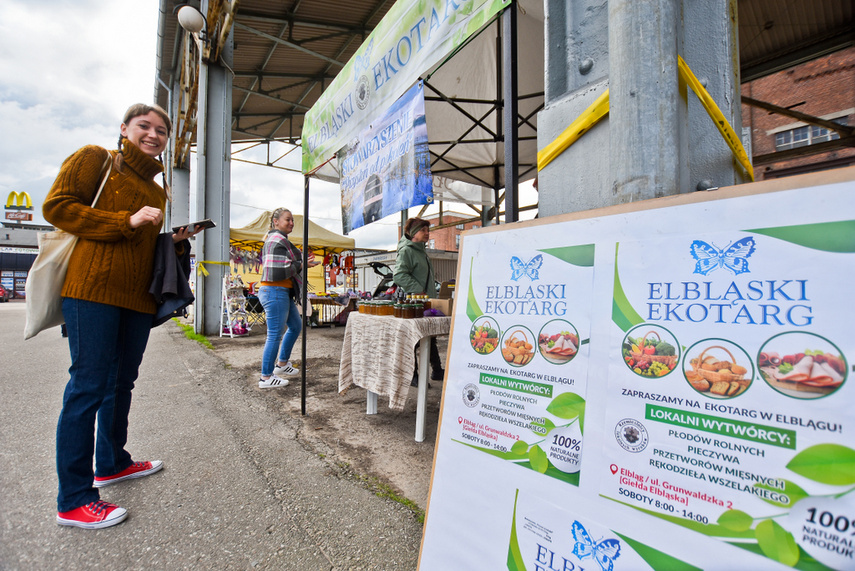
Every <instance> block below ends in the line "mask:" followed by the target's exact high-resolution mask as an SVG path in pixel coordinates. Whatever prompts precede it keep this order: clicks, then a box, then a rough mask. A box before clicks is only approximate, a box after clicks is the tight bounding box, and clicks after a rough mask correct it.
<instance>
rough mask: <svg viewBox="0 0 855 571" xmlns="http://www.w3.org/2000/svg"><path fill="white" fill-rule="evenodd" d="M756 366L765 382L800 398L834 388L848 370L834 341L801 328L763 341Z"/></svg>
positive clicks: (825, 392)
mask: <svg viewBox="0 0 855 571" xmlns="http://www.w3.org/2000/svg"><path fill="white" fill-rule="evenodd" d="M757 367H758V368H759V369H760V375H761V376H762V377H763V380H764V381H766V384H768V385H769V386H770V387H772V388H773V389H775V390H776V391H778V392H779V393H781V394H785V395H787V396H791V397H795V398H799V399H815V398H819V397H824V396H826V395H829V394H831V393H833V392H835V391H837V389H839V388H840V387H842V386H843V383H844V382H845V381H846V374H847V371H848V369H849V367H848V365H847V363H846V359H845V358H844V357H843V354H842V353H841V352H840V349H838V348H837V346H836V345H835V344H834V343H832V342H831V341H829V340H828V339H825V338H824V337H820V336H819V335H815V334H813V333H806V332H802V331H799V332H791V333H781V334H779V335H776V336H775V337H772V338H771V339H769V340H768V341H766V343H764V344H763V346H762V347H761V348H760V352H759V353H758V355H757Z"/></svg>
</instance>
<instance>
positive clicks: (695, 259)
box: [602, 222, 855, 568]
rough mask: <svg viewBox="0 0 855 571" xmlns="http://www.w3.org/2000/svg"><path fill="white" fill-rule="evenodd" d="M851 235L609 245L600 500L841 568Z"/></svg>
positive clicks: (849, 538)
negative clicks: (606, 434) (611, 264)
mask: <svg viewBox="0 0 855 571" xmlns="http://www.w3.org/2000/svg"><path fill="white" fill-rule="evenodd" d="M853 232H855V225H853V223H852V222H825V223H819V224H798V225H789V226H779V227H759V228H753V229H736V228H734V229H731V230H727V231H721V232H700V231H699V232H698V233H696V234H686V235H684V236H681V237H670V238H667V239H655V238H651V239H647V240H642V241H628V242H621V243H620V244H618V247H617V250H616V257H615V296H614V314H613V322H614V327H613V328H612V336H611V354H612V355H613V356H614V358H612V359H610V361H609V392H610V393H611V394H612V395H614V398H612V399H610V400H609V407H608V410H607V417H606V427H607V429H609V430H613V431H614V434H615V438H614V439H611V440H609V441H608V442H609V446H608V447H607V450H606V453H607V459H608V461H609V463H610V466H611V472H612V476H611V477H607V478H605V479H604V480H603V485H602V493H603V495H604V496H606V497H610V498H612V499H614V500H616V501H620V502H623V503H625V504H626V505H629V506H632V507H634V508H636V509H639V510H644V511H645V512H646V513H651V514H656V515H657V517H661V518H663V519H665V520H667V521H670V522H674V523H677V524H679V525H683V526H686V527H688V528H691V529H694V530H696V531H698V532H700V533H703V534H706V535H709V536H714V537H717V538H719V539H721V540H722V541H728V542H733V543H737V544H739V545H741V546H743V548H744V549H747V550H751V551H754V552H756V553H764V554H768V555H769V556H770V557H773V558H775V559H776V560H778V561H779V562H781V563H785V564H792V563H795V562H798V561H800V560H804V559H805V557H812V558H815V559H817V560H819V561H822V562H823V563H825V564H826V565H829V566H830V567H832V568H844V567H846V566H848V565H852V562H853V561H855V539H853V538H855V535H853V533H855V520H853V519H851V517H852V516H853V515H855V500H853V498H852V496H851V495H850V494H848V492H850V491H852V485H853V484H855V473H853V470H852V466H853V462H855V448H853V447H852V443H851V442H850V441H849V438H848V436H847V435H846V432H845V427H846V425H847V423H848V421H851V419H852V412H851V408H850V407H849V406H842V403H843V402H844V400H841V399H845V397H844V391H843V390H842V389H843V387H844V384H845V383H846V381H847V377H848V373H849V363H850V361H849V360H848V359H851V358H852V354H851V353H850V354H849V356H848V357H847V355H846V353H845V352H844V350H843V349H842V348H844V347H846V346H847V344H849V342H848V340H849V339H850V335H851V331H850V328H851V323H850V322H849V321H848V320H842V319H840V317H841V313H840V308H843V307H846V306H847V305H851V294H850V292H849V291H847V288H843V287H840V282H839V281H838V278H839V277H840V273H841V271H843V272H844V273H848V272H849V271H851V270H852V267H853V265H852V262H853V252H855V234H853ZM847 243H848V246H847ZM652 252H655V253H656V256H651V255H650V253H652ZM662 260H668V263H667V264H663V263H661V261H662ZM847 466H848V467H847ZM840 517H844V518H845V521H844V520H840V519H839V518H840ZM821 519H822V521H820V520H821ZM824 524H828V525H825V526H824ZM835 525H837V528H835V527H834V526H835ZM823 527H828V529H823ZM832 541H833V542H835V543H836V545H835V546H834V547H833V548H831V549H829V548H828V547H827V546H828V545H829V544H830V542H832ZM821 544H822V545H824V547H819V546H820V545H821ZM844 553H845V554H844Z"/></svg>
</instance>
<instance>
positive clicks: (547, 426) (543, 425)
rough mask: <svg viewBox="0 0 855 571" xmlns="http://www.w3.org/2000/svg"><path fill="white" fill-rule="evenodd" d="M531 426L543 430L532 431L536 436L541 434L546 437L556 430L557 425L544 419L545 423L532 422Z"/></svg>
mask: <svg viewBox="0 0 855 571" xmlns="http://www.w3.org/2000/svg"><path fill="white" fill-rule="evenodd" d="M531 425H532V426H538V427H540V428H542V429H543V430H542V431H537V430H532V432H534V433H535V434H539V435H541V436H546V435H547V434H549V431H550V430H552V429H553V428H555V423H554V422H552V421H551V420H549V419H548V418H546V417H544V418H543V422H539V421H532V423H531Z"/></svg>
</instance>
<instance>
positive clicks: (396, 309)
mask: <svg viewBox="0 0 855 571" xmlns="http://www.w3.org/2000/svg"><path fill="white" fill-rule="evenodd" d="M401 313H402V311H401V304H400V303H396V304H394V305H393V306H392V315H393V316H395V317H401Z"/></svg>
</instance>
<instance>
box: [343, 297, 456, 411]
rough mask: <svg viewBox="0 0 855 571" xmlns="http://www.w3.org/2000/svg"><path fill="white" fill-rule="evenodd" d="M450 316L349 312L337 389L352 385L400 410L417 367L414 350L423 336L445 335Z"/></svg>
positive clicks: (448, 329) (405, 400)
mask: <svg viewBox="0 0 855 571" xmlns="http://www.w3.org/2000/svg"><path fill="white" fill-rule="evenodd" d="M450 329H451V318H450V317H420V318H418V319H400V318H397V317H389V316H378V315H365V314H362V313H351V314H350V316H349V317H348V320H347V328H346V329H345V331H344V343H343V344H342V346H341V367H340V368H339V372H338V390H339V392H343V391H345V390H347V389H348V388H349V387H350V386H351V385H356V386H358V387H362V388H363V389H366V390H369V391H371V392H374V393H377V394H378V395H381V396H388V397H389V408H391V409H393V410H403V409H404V404H405V403H406V402H407V394H408V392H409V389H410V382H411V381H412V380H413V371H415V367H416V359H415V353H414V348H415V346H416V343H418V342H419V340H420V339H421V338H422V337H425V336H428V335H448V332H449V331H450Z"/></svg>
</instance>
